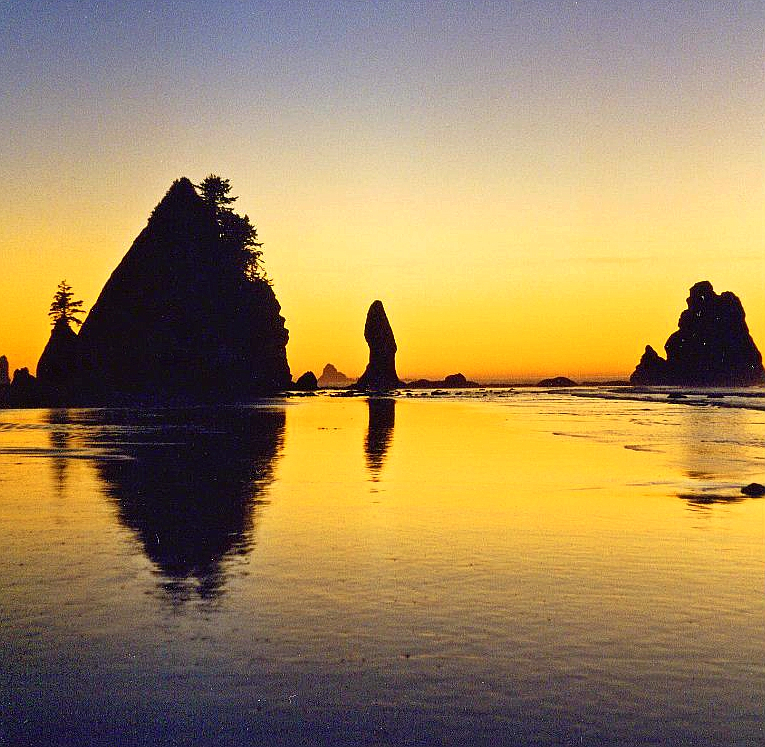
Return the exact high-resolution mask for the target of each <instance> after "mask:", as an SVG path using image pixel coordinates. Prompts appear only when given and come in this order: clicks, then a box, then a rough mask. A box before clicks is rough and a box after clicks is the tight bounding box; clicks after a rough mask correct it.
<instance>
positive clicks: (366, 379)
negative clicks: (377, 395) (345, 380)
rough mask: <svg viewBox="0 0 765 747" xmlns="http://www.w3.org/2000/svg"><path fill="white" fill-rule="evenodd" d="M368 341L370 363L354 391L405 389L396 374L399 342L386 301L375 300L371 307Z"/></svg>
mask: <svg viewBox="0 0 765 747" xmlns="http://www.w3.org/2000/svg"><path fill="white" fill-rule="evenodd" d="M364 339H365V340H366V341H367V344H368V345H369V364H368V365H367V367H366V370H365V371H364V373H363V374H362V375H361V378H360V379H359V380H358V381H357V382H356V383H355V384H354V385H353V388H354V389H362V390H366V391H374V392H382V391H388V390H390V389H397V388H398V387H400V386H402V385H403V382H402V381H401V380H400V379H399V378H398V375H397V374H396V350H397V349H398V348H397V347H396V339H395V338H394V337H393V330H392V329H391V326H390V322H389V321H388V317H387V315H386V314H385V309H384V308H383V305H382V301H373V302H372V305H371V306H370V307H369V311H368V312H367V321H366V324H365V325H364Z"/></svg>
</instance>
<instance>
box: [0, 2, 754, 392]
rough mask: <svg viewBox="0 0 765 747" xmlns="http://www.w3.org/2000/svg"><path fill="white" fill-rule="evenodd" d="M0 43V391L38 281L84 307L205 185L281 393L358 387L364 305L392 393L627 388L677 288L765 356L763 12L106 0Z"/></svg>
mask: <svg viewBox="0 0 765 747" xmlns="http://www.w3.org/2000/svg"><path fill="white" fill-rule="evenodd" d="M86 6H87V7H86ZM91 6H92V7H91ZM298 6H300V7H298ZM86 11H87V13H86ZM125 28H131V29H132V30H133V32H134V34H133V36H134V43H132V42H131V44H127V43H126V42H123V41H119V40H120V39H123V38H124V29H125ZM0 33H2V34H4V36H3V38H4V39H5V40H6V41H8V42H9V43H8V44H7V45H6V46H5V49H4V51H3V52H0V84H2V87H3V89H4V90H7V91H8V93H10V94H11V96H12V98H13V101H14V105H13V106H12V107H8V108H7V109H6V110H5V111H4V112H2V113H0V123H1V124H0V126H1V127H2V129H3V132H4V133H6V135H7V142H9V143H10V145H11V147H10V148H9V157H8V158H7V159H6V161H5V162H4V166H5V173H6V179H7V180H8V181H7V183H8V184H13V185H14V188H13V189H12V190H9V194H8V195H7V200H6V205H5V210H4V211H3V213H2V215H0V254H1V256H2V257H3V261H4V268H5V272H4V274H3V276H2V277H0V294H2V298H3V314H2V315H0V354H5V355H7V357H8V358H9V361H10V365H11V369H13V368H19V367H21V366H27V367H29V368H30V369H31V370H34V367H35V365H36V362H37V359H38V358H39V356H40V353H41V352H42V349H43V346H44V345H45V342H46V340H47V336H48V333H49V329H50V327H49V325H48V320H47V315H46V312H47V309H48V306H49V304H50V300H51V298H52V296H53V293H54V292H55V289H56V285H57V284H58V282H59V281H60V280H61V279H62V278H66V279H67V281H68V282H69V283H70V284H71V285H72V287H73V289H74V292H75V294H76V297H77V298H82V299H83V300H84V301H85V307H86V308H89V307H90V306H91V305H92V304H93V303H94V302H95V300H96V298H97V296H98V294H99V292H100V290H101V288H102V287H103V285H104V283H105V282H106V280H107V278H108V277H109V275H110V273H111V272H112V270H113V269H114V268H115V267H116V266H117V264H118V262H119V261H120V259H121V258H122V256H123V255H124V254H125V252H126V251H127V250H128V248H129V247H130V245H131V243H132V241H133V239H134V238H135V237H136V236H137V235H138V233H139V232H140V231H141V229H142V228H143V226H144V225H145V221H146V219H147V217H148V215H149V213H150V212H151V210H152V208H153V207H154V206H155V205H156V203H157V202H158V201H159V200H160V199H161V197H162V195H163V194H164V193H165V191H166V190H167V188H168V187H169V185H170V183H171V182H172V181H173V180H174V179H176V178H178V177H180V176H183V175H185V176H189V177H190V178H191V179H192V181H198V180H199V179H201V178H202V177H203V176H204V175H206V174H208V173H210V172H215V173H220V174H222V175H223V176H225V177H227V178H229V179H230V180H231V183H232V186H233V192H234V193H235V194H238V195H239V201H238V202H237V203H236V205H237V209H238V210H239V211H240V212H242V213H247V214H248V215H249V216H250V217H251V218H252V220H253V223H254V224H255V225H256V226H257V228H258V232H259V235H260V239H261V240H262V241H263V242H264V260H265V266H266V270H267V272H268V274H269V276H270V277H271V278H272V279H273V282H274V289H275V291H276V294H277V298H278V299H279V301H280V303H281V305H282V314H283V315H284V316H285V318H286V326H287V328H288V329H289V331H290V342H289V344H288V347H287V356H288V360H289V363H290V367H291V370H292V374H293V378H297V376H299V375H300V374H302V373H303V372H304V371H306V370H313V371H314V372H315V373H316V374H317V375H318V374H320V373H321V370H322V368H323V366H324V364H326V363H328V362H331V363H333V364H334V365H335V366H336V367H337V368H338V369H340V370H341V371H343V372H344V373H346V374H347V375H349V376H358V375H360V374H361V372H362V371H363V369H364V366H365V365H366V362H367V354H368V353H367V346H366V343H365V342H364V338H363V328H364V319H365V315H366V310H367V308H368V307H369V304H370V303H371V302H372V301H373V300H374V299H377V298H379V299H380V300H381V301H382V302H383V304H384V306H385V309H386V312H387V314H388V317H389V319H390V322H391V325H392V327H393V331H394V334H395V336H396V340H397V343H398V349H399V352H398V357H397V364H398V373H399V375H400V376H401V377H402V378H405V379H414V378H419V377H427V378H432V379H437V378H442V377H443V376H444V375H446V374H450V373H455V372H457V371H459V372H462V373H464V374H465V375H466V376H467V377H468V378H471V379H478V380H504V379H529V380H531V379H534V378H541V377H542V376H553V375H559V374H560V375H566V376H570V377H571V378H574V379H582V378H595V377H600V376H603V377H608V378H612V377H613V378H624V377H626V376H628V375H629V373H630V372H631V371H632V369H633V368H634V366H635V364H636V363H637V362H638V360H639V358H640V355H641V354H642V352H643V349H644V346H645V345H646V344H651V345H652V346H653V347H654V348H656V349H657V350H659V351H661V349H662V346H663V344H664V342H665V340H666V339H667V337H668V336H669V335H670V334H671V333H672V332H673V331H674V330H675V329H676V324H677V319H678V316H679V314H680V312H681V311H682V310H683V309H684V308H685V298H686V296H687V292H688V288H689V287H690V286H691V285H693V284H694V283H695V282H697V281H699V280H709V281H711V282H712V284H713V285H714V287H715V290H716V291H718V292H721V291H724V290H730V291H732V292H733V293H735V294H736V295H738V296H739V297H740V298H741V300H742V303H743V305H744V309H745V311H746V313H747V322H748V325H749V328H750V331H751V333H752V336H753V338H754V340H755V342H756V343H757V344H758V345H759V346H760V348H761V349H762V348H765V294H763V292H762V283H763V279H764V275H765V273H764V271H763V270H764V269H765V268H763V249H764V248H765V211H764V210H763V206H764V205H765V141H763V138H762V122H763V121H765V76H763V75H762V73H763V63H762V56H761V51H762V38H763V35H765V7H763V6H761V5H760V4H757V3H741V4H730V3H712V2H703V3H698V4H693V7H691V6H690V5H686V4H677V3H660V4H658V6H653V5H652V6H651V7H650V8H649V7H648V5H643V4H635V3H629V2H626V1H622V0H618V1H617V2H614V3H613V4H610V3H609V4H608V6H607V7H606V6H604V5H603V4H602V3H596V2H594V1H593V2H588V1H586V0H581V1H580V2H579V3H578V4H570V3H561V4H560V6H559V7H556V10H555V12H553V11H552V10H550V9H549V8H544V7H543V6H542V4H539V5H537V4H528V5H516V4H513V5H512V6H511V5H510V4H508V5H507V6H502V7H499V6H496V7H495V6H492V7H487V6H486V5H485V4H483V3H453V2H436V3H432V4H428V5H427V6H426V7H419V6H413V5H411V4H407V3H399V2H393V3H391V4H389V5H386V6H385V7H378V6H377V5H376V4H348V3H342V2H330V3H325V4H318V5H312V4H311V5H310V7H309V5H306V4H300V3H298V4H293V3H285V2H276V1H275V0H274V1H272V2H267V3H263V4H258V5H253V6H252V7H250V6H248V5H247V4H244V5H242V4H234V3H231V2H215V3H213V4H212V8H210V7H208V5H206V4H202V3H200V2H196V0H193V1H192V2H190V3H187V4H184V5H183V6H176V5H175V4H173V3H170V4H168V6H167V7H165V6H162V7H157V8H156V9H155V12H154V13H152V14H148V13H146V12H145V9H142V8H140V7H138V6H136V7H130V8H126V7H124V6H119V5H118V4H116V3H111V2H107V3H101V4H95V3H84V4H83V9H80V10H78V11H77V12H75V13H73V14H71V15H70V16H67V15H66V14H64V13H63V11H60V10H59V11H56V10H55V9H51V10H50V15H49V16H45V17H43V16H39V15H35V14H34V13H32V12H31V10H29V9H25V8H17V9H13V10H11V11H9V19H8V25H7V28H5V29H4V30H0ZM0 48H3V47H2V45H0ZM192 50H193V54H192ZM200 50H204V51H205V54H204V55H201V54H200ZM200 57H201V58H203V59H204V63H203V62H201V61H200Z"/></svg>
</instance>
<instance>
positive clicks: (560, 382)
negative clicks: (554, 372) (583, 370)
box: [537, 376, 579, 388]
mask: <svg viewBox="0 0 765 747" xmlns="http://www.w3.org/2000/svg"><path fill="white" fill-rule="evenodd" d="M537 386H543V387H549V388H553V387H565V386H579V385H578V384H577V383H576V382H575V381H573V380H572V379H569V378H568V377H567V376H555V377H553V378H552V379H542V381H539V382H537Z"/></svg>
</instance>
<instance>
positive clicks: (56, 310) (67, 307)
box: [48, 280, 85, 327]
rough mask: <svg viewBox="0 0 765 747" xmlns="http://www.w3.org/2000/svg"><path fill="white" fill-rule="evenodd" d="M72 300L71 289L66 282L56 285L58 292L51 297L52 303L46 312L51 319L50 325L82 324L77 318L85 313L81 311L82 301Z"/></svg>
mask: <svg viewBox="0 0 765 747" xmlns="http://www.w3.org/2000/svg"><path fill="white" fill-rule="evenodd" d="M73 298H74V293H72V287H71V286H70V285H67V282H66V280H62V281H61V282H60V283H59V284H58V290H57V291H56V293H55V295H54V296H53V301H52V302H51V305H50V310H49V311H48V316H49V317H50V318H51V324H53V326H54V327H55V326H56V325H57V324H62V325H63V324H65V325H66V326H69V325H71V324H77V325H80V324H82V319H79V318H78V317H79V316H81V315H82V314H84V313H85V312H84V311H83V310H82V301H74V300H73Z"/></svg>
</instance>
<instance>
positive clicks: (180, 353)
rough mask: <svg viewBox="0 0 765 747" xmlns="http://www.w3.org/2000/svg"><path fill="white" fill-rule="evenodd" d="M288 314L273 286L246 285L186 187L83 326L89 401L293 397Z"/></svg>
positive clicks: (161, 208)
mask: <svg viewBox="0 0 765 747" xmlns="http://www.w3.org/2000/svg"><path fill="white" fill-rule="evenodd" d="M279 311H280V307H279V303H278V302H277V300H276V296H275V295H274V292H273V290H272V288H271V286H270V285H269V283H268V282H267V281H266V280H263V279H250V278H247V277H246V276H245V275H244V273H243V272H242V269H241V265H240V264H237V261H236V259H235V258H233V257H232V256H231V255H230V254H228V253H227V250H226V246H225V244H224V242H223V241H222V240H221V238H220V232H219V227H218V224H217V221H216V219H215V215H214V212H213V210H212V209H211V208H210V207H209V206H208V204H207V203H205V202H204V200H202V198H201V197H199V195H197V193H196V191H195V190H194V187H193V186H192V184H191V182H190V181H189V180H188V179H186V178H183V179H179V180H178V181H176V182H174V183H173V185H172V186H171V187H170V189H169V191H168V193H167V195H165V197H164V198H163V199H162V201H161V202H160V203H159V205H157V207H156V208H155V209H154V211H153V213H152V214H151V217H150V218H149V221H148V224H147V226H146V228H145V229H144V230H143V231H142V232H141V233H140V235H139V236H138V238H137V239H136V240H135V242H134V243H133V246H132V247H131V248H130V250H129V251H128V253H127V254H126V255H125V257H124V258H123V259H122V261H121V262H120V264H119V266H118V267H117V269H116V270H115V271H114V272H113V273H112V276H111V277H110V278H109V280H108V281H107V283H106V285H105V286H104V288H103V290H102V291H101V295H100V296H99V297H98V300H97V301H96V303H95V304H94V305H93V308H92V309H91V311H90V313H89V314H88V317H87V319H86V320H85V322H84V323H83V325H82V329H81V331H80V334H79V348H80V352H79V356H78V360H79V364H80V366H81V368H82V379H81V382H80V392H79V394H80V398H81V399H84V400H88V401H106V402H113V403H119V402H122V401H149V402H157V401H158V402H163V401H176V400H180V401H207V400H214V401H219V400H223V401H236V400H242V399H247V398H248V397H251V396H257V395H259V394H265V393H270V392H274V391H279V390H282V389H285V388H287V387H289V385H290V383H291V376H290V371H289V367H288V365H287V357H286V350H285V346H286V344H287V337H288V335H287V330H286V329H285V327H284V319H283V318H282V317H281V316H280V315H279Z"/></svg>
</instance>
